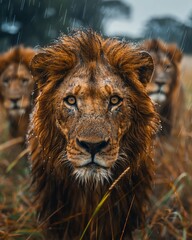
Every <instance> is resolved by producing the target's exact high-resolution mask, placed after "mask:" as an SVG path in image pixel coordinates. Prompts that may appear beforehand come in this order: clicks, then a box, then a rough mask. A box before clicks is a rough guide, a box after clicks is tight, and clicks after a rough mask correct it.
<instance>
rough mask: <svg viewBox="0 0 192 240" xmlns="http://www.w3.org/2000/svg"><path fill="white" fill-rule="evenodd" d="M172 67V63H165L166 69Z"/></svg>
mask: <svg viewBox="0 0 192 240" xmlns="http://www.w3.org/2000/svg"><path fill="white" fill-rule="evenodd" d="M169 69H171V64H169V63H168V64H165V71H166V70H169Z"/></svg>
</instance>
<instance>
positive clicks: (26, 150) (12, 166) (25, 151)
mask: <svg viewBox="0 0 192 240" xmlns="http://www.w3.org/2000/svg"><path fill="white" fill-rule="evenodd" d="M28 152H29V150H28V149H25V150H23V151H22V152H21V153H20V154H19V155H18V156H17V158H16V159H15V160H14V161H13V162H12V163H11V164H10V165H9V166H8V167H7V170H6V172H7V173H8V172H10V171H11V170H12V169H13V168H14V167H15V166H16V165H17V163H18V161H19V160H20V159H21V158H22V157H24V156H25V155H26V154H27V153H28Z"/></svg>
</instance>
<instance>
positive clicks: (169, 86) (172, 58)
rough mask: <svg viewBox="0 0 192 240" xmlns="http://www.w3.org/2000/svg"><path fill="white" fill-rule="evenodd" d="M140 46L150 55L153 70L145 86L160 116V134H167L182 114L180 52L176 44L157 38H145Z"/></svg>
mask: <svg viewBox="0 0 192 240" xmlns="http://www.w3.org/2000/svg"><path fill="white" fill-rule="evenodd" d="M142 47H143V48H144V49H145V50H147V51H149V53H150V54H151V55H152V57H153V60H154V64H155V71H154V74H153V77H152V81H151V82H150V83H149V84H148V86H147V91H148V94H149V96H150V97H151V99H152V100H153V101H154V102H155V103H157V110H158V112H159V114H160V117H161V123H162V134H163V135H167V134H170V133H171V130H172V128H173V126H174V128H175V127H176V123H178V122H179V119H180V115H181V114H182V111H181V109H182V105H183V101H184V97H183V88H182V84H181V80H180V62H181V58H182V53H181V51H180V49H179V48H178V47H177V45H176V44H168V43H165V42H163V41H162V40H159V39H152V40H146V41H145V42H144V43H143V44H142Z"/></svg>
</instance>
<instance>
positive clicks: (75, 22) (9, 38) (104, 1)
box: [0, 0, 192, 53]
mask: <svg viewBox="0 0 192 240" xmlns="http://www.w3.org/2000/svg"><path fill="white" fill-rule="evenodd" d="M131 12H132V8H131V5H130V4H128V3H126V2H125V1H123V0H54V1H53V0H41V1H40V0H0V51H5V50H7V49H8V48H9V47H10V46H14V45H16V44H19V43H23V44H25V45H28V46H38V45H40V46H44V45H47V44H49V43H50V42H51V41H53V39H55V38H57V37H58V36H59V35H60V33H61V32H64V33H67V32H68V31H69V29H71V28H78V27H92V28H93V29H94V30H96V31H98V32H100V33H102V34H104V35H105V20H109V19H111V18H118V17H122V16H124V18H125V20H126V21H129V18H130V15H131ZM119 37H120V38H121V37H125V38H126V39H128V40H132V41H139V40H142V39H144V38H149V37H160V38H162V39H164V40H166V41H168V42H177V44H178V45H179V46H180V47H181V48H182V49H183V51H184V52H186V53H192V41H190V39H192V14H191V16H189V19H188V22H187V23H181V22H179V21H178V20H177V19H174V18H171V17H163V18H153V19H150V20H149V21H148V22H147V24H146V25H145V28H144V29H143V32H142V34H141V37H140V38H138V39H135V38H132V36H119Z"/></svg>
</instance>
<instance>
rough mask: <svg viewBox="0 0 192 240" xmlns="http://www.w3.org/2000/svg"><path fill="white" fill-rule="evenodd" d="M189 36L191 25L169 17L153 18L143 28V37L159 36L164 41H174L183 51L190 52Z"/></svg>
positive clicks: (191, 35) (191, 32) (190, 35)
mask: <svg viewBox="0 0 192 240" xmlns="http://www.w3.org/2000/svg"><path fill="white" fill-rule="evenodd" d="M191 37H192V26H189V25H188V24H184V23H181V22H179V21H178V20H176V19H174V18H171V17H166V18H153V19H151V20H149V21H148V22H147V24H146V26H145V30H144V38H161V39H163V40H164V41H166V42H175V43H177V45H178V46H180V48H181V49H182V50H183V51H184V52H190V53H192V45H191V43H190V39H192V38H191Z"/></svg>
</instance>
